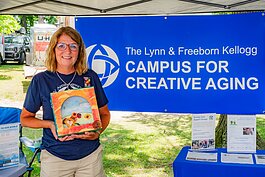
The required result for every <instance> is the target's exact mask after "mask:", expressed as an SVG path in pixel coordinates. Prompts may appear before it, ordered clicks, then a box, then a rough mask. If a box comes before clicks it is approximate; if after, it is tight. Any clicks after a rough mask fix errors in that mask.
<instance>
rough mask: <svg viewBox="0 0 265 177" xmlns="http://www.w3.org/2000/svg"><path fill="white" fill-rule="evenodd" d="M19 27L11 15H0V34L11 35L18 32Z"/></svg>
mask: <svg viewBox="0 0 265 177" xmlns="http://www.w3.org/2000/svg"><path fill="white" fill-rule="evenodd" d="M19 28H21V26H20V25H19V23H18V22H17V21H16V19H15V18H14V17H13V16H11V15H0V33H3V34H11V33H13V32H15V31H16V30H19Z"/></svg>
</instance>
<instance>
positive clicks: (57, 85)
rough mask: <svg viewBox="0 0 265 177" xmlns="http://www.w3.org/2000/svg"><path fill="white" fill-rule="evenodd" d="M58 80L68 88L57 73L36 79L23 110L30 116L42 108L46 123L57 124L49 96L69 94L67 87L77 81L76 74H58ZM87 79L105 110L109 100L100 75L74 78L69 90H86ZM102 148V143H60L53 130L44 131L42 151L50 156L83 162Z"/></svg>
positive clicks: (87, 73)
mask: <svg viewBox="0 0 265 177" xmlns="http://www.w3.org/2000/svg"><path fill="white" fill-rule="evenodd" d="M58 74H59V73H58ZM59 76H60V77H61V79H62V80H63V81H64V82H65V83H66V84H65V83H63V82H62V80H60V79H59V77H58V76H57V74H56V73H54V72H50V71H45V72H41V73H38V74H37V75H35V76H34V77H33V79H32V81H31V83H30V86H29V88H28V91H27V95H26V99H25V102H24V108H25V109H26V110H28V111H29V112H32V113H36V112H37V111H38V110H39V109H40V107H41V106H42V109H43V120H51V121H54V115H53V111H52V107H51V102H50V100H51V97H50V93H52V92H58V91H63V90H66V89H67V84H68V83H69V82H71V80H72V79H73V77H74V73H72V74H69V75H64V74H59ZM84 77H86V78H87V77H88V78H90V85H91V86H94V89H95V93H96V98H97V103H98V107H99V108H100V107H102V106H105V105H106V104H107V103H108V99H107V97H106V95H105V92H104V90H103V88H102V85H101V82H100V80H99V78H98V75H97V74H96V73H95V72H94V71H92V70H88V71H87V72H86V73H85V74H82V75H81V76H79V75H77V74H76V76H75V78H74V79H73V81H72V82H71V84H70V85H69V89H78V88H84V86H85V79H84ZM99 145H100V142H99V139H96V140H82V139H75V140H71V141H64V142H61V141H59V140H56V139H55V138H54V136H53V134H52V132H51V130H50V129H47V128H44V129H43V137H42V149H46V150H47V151H48V152H50V153H51V154H53V155H55V156H57V157H59V158H62V159H65V160H77V159H81V158H83V157H85V156H87V155H89V154H91V153H92V152H94V151H95V150H96V149H97V148H98V147H99Z"/></svg>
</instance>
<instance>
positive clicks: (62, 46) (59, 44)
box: [56, 43, 79, 51]
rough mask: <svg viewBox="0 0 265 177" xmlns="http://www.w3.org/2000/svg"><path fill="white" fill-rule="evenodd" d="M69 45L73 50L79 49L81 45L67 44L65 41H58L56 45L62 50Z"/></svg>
mask: <svg viewBox="0 0 265 177" xmlns="http://www.w3.org/2000/svg"><path fill="white" fill-rule="evenodd" d="M67 46H69V48H70V50H71V51H77V50H78V48H79V46H78V45H77V44H74V43H73V44H65V43H57V45H56V47H57V49H58V50H60V51H64V50H66V48H67Z"/></svg>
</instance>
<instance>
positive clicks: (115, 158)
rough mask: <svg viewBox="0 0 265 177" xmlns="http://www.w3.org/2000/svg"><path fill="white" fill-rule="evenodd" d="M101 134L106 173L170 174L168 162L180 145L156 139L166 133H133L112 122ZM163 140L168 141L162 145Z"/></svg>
mask: <svg viewBox="0 0 265 177" xmlns="http://www.w3.org/2000/svg"><path fill="white" fill-rule="evenodd" d="M142 121H143V120H142ZM152 121H154V120H152ZM152 121H151V122H152ZM148 122H150V121H148ZM155 122H157V121H155ZM157 127H159V126H157ZM101 136H102V137H101V142H102V144H103V146H104V161H103V162H104V167H105V171H106V173H107V175H108V176H126V177H131V176H137V174H139V175H140V174H141V176H142V175H143V176H156V177H159V176H171V175H172V163H173V161H174V159H175V158H176V155H177V154H178V152H179V150H180V148H179V147H176V146H174V145H173V146H172V145H170V144H169V143H167V142H159V139H166V138H164V137H165V136H167V135H165V134H160V133H157V132H156V133H137V132H135V131H133V130H127V129H124V128H123V127H122V126H120V125H113V124H112V125H111V126H109V127H108V129H107V130H106V132H104V134H102V135H101ZM176 136H177V135H176ZM166 143H167V144H168V145H165V146H164V144H166Z"/></svg>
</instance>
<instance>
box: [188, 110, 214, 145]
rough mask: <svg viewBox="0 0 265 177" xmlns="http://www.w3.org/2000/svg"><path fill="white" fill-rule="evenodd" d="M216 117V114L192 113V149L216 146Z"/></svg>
mask: <svg viewBox="0 0 265 177" xmlns="http://www.w3.org/2000/svg"><path fill="white" fill-rule="evenodd" d="M215 119H216V114H193V115H192V137H191V138H192V145H191V149H197V150H201V149H204V150H205V149H214V148H215Z"/></svg>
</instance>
